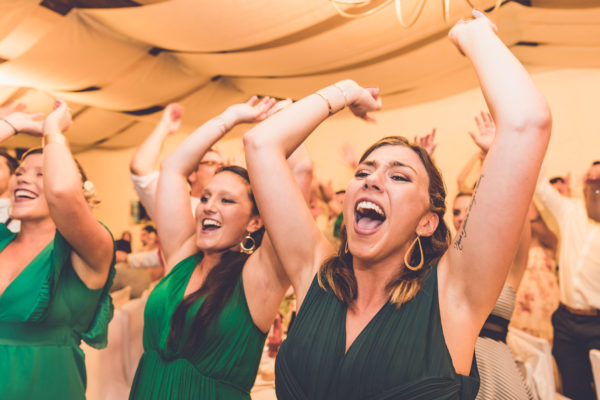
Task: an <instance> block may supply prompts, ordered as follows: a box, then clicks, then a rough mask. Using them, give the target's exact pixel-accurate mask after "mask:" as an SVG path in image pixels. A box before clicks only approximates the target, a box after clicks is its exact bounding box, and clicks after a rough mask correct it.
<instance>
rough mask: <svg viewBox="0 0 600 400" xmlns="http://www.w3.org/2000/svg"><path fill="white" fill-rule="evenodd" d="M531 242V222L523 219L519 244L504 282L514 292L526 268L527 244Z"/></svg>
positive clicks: (527, 257) (517, 288)
mask: <svg viewBox="0 0 600 400" xmlns="http://www.w3.org/2000/svg"><path fill="white" fill-rule="evenodd" d="M530 244H531V224H530V223H529V219H526V220H525V224H524V225H523V230H522V231H521V237H520V238H519V246H518V247H517V254H516V255H515V259H514V260H513V262H512V265H511V267H510V270H509V271H508V277H507V278H506V283H507V284H508V286H510V287H511V288H513V289H514V291H515V292H516V291H517V290H519V286H520V285H521V280H522V279H523V275H524V274H525V270H526V269H527V262H528V261H529V245H530Z"/></svg>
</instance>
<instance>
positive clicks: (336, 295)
mask: <svg viewBox="0 0 600 400" xmlns="http://www.w3.org/2000/svg"><path fill="white" fill-rule="evenodd" d="M474 16H475V19H473V20H468V21H462V20H461V21H459V23H458V24H456V26H455V27H454V28H453V29H452V30H451V31H450V33H449V38H450V41H451V42H452V43H453V44H454V45H455V46H456V47H457V48H458V49H459V50H460V52H461V53H462V54H464V55H465V56H466V57H467V58H468V59H469V60H470V61H471V63H472V64H473V67H474V69H475V72H476V74H477V76H478V78H479V81H480V84H481V88H482V91H483V95H484V97H485V100H486V101H487V103H488V107H489V109H490V111H491V113H492V115H493V118H494V120H495V121H496V123H497V135H496V138H495V140H494V144H493V146H492V147H491V149H490V151H489V154H488V157H487V158H486V160H485V164H484V166H483V170H482V173H481V178H480V180H479V184H478V188H477V190H476V194H475V195H474V197H473V202H472V205H471V207H470V210H469V216H468V217H467V219H466V220H465V222H464V223H463V225H462V228H461V231H460V232H459V234H458V235H457V238H456V239H455V240H454V243H453V245H452V246H449V244H450V237H449V233H448V230H447V228H446V226H445V224H444V221H443V214H444V211H445V190H444V188H443V182H442V180H441V176H440V174H439V172H438V171H437V169H436V168H435V166H434V165H433V163H432V161H431V159H430V158H429V156H428V155H427V154H426V152H425V151H424V150H423V149H422V148H421V147H420V146H416V145H411V144H410V143H409V142H408V141H407V140H405V139H404V138H400V137H391V138H385V139H382V140H380V141H378V142H377V143H375V144H374V145H373V146H371V147H370V148H369V149H368V150H367V151H366V152H365V154H364V155H363V157H362V159H361V160H360V164H359V166H358V167H357V170H356V173H355V177H354V178H353V179H352V180H351V181H350V183H349V185H348V188H347V191H346V198H345V202H344V208H343V212H344V219H345V227H344V229H343V235H342V246H341V248H340V252H339V254H337V255H336V254H335V252H334V251H333V249H332V248H331V246H330V245H329V244H328V242H327V240H326V239H325V238H324V237H323V236H322V235H321V234H320V233H319V231H318V229H317V227H316V225H315V224H314V222H313V221H312V218H310V214H309V211H308V209H307V207H306V206H305V205H304V204H303V203H302V201H301V198H300V197H299V196H298V195H297V192H298V190H297V189H296V188H295V187H294V186H295V184H294V182H293V180H291V179H290V178H289V175H290V174H289V171H288V170H287V169H286V165H285V157H286V155H287V154H289V153H291V152H292V151H293V150H294V149H295V148H296V147H297V146H298V145H299V144H300V143H302V142H303V141H304V140H305V139H306V138H307V137H308V135H309V134H310V133H311V132H312V131H313V130H314V129H315V128H316V127H317V126H318V125H319V124H320V123H321V122H322V121H323V120H325V119H326V118H327V116H328V115H331V114H332V113H335V112H336V111H339V110H341V109H342V108H344V107H345V106H348V107H349V108H350V110H351V111H352V112H353V113H354V114H355V115H357V116H358V117H360V118H363V119H366V120H372V118H371V117H370V116H369V114H368V113H369V112H371V111H375V110H378V109H379V108H380V107H381V102H380V100H379V92H378V90H377V89H364V88H362V87H360V86H359V85H357V84H356V83H355V82H353V81H351V80H346V81H341V82H338V83H337V84H335V85H332V86H329V87H326V88H324V89H321V90H319V91H318V92H317V93H315V94H312V95H309V96H307V97H305V98H304V99H302V100H299V101H298V102H296V103H295V104H293V105H292V106H290V107H288V108H287V109H285V110H283V111H282V112H280V113H278V114H276V115H274V116H273V117H271V118H269V119H268V120H267V121H264V122H262V123H261V124H259V125H257V126H256V127H254V128H253V129H252V130H250V131H248V132H247V133H246V134H245V135H244V144H245V148H246V161H247V163H248V171H249V174H250V178H251V181H252V188H253V192H254V195H255V197H256V200H257V203H258V206H259V210H260V212H261V217H262V218H263V221H264V223H265V226H266V229H267V230H268V231H269V233H270V234H271V239H272V241H273V246H274V247H275V249H276V251H277V254H279V255H280V260H281V262H282V264H283V266H284V268H285V270H286V271H287V273H288V276H289V278H290V281H291V283H292V286H293V287H294V289H295V292H296V295H297V301H298V307H299V312H298V315H297V318H296V320H295V321H294V325H293V326H292V328H291V330H290V332H289V334H288V337H287V339H286V341H284V342H283V344H282V346H281V348H280V351H279V353H278V356H277V361H276V369H275V372H276V390H277V396H278V398H279V399H280V400H288V399H311V400H320V399H346V400H354V399H370V400H375V399H408V398H410V399H413V400H414V399H473V398H474V397H475V395H476V393H477V376H476V371H475V370H474V368H472V367H474V365H473V363H472V361H473V352H474V348H475V341H476V339H477V337H478V334H479V331H480V329H481V327H482V325H483V322H484V321H485V319H486V318H487V316H488V315H489V313H490V311H491V310H492V308H493V306H494V304H495V302H496V299H497V298H498V295H499V294H500V291H501V289H502V285H503V283H504V281H505V279H506V275H507V273H508V269H509V267H510V265H511V261H512V259H513V257H514V254H515V251H516V248H517V244H518V242H519V237H520V234H521V231H522V226H523V221H524V220H525V218H526V215H527V210H528V207H529V204H530V202H531V198H532V195H533V189H534V185H535V182H536V178H537V175H538V173H539V169H540V165H541V163H542V159H543V157H544V154H545V150H546V146H547V144H548V140H549V138H550V128H551V116H550V111H549V108H548V106H547V104H546V101H545V99H544V98H543V96H542V95H541V93H540V92H539V91H538V89H537V88H536V87H535V85H534V84H533V81H532V80H531V78H530V77H529V75H528V74H527V72H526V71H525V69H524V68H523V67H522V66H521V64H520V63H519V62H518V60H517V59H516V58H515V57H514V56H513V55H512V54H511V53H510V51H509V50H508V49H507V48H506V47H505V46H504V44H503V43H502V42H501V41H500V39H499V38H498V37H497V36H496V33H495V27H494V26H493V24H492V23H491V22H490V21H489V20H488V19H487V18H486V17H485V16H484V15H483V14H482V13H480V12H478V11H474ZM267 174H268V175H269V179H268V180H266V179H260V177H261V176H265V175H267ZM282 199H285V201H282ZM289 227H294V229H289ZM421 245H422V250H420V247H421ZM467 375H470V376H467Z"/></svg>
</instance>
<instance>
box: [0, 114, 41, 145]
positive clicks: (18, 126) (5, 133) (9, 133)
mask: <svg viewBox="0 0 600 400" xmlns="http://www.w3.org/2000/svg"><path fill="white" fill-rule="evenodd" d="M21 109H22V108H21ZM3 111H4V115H5V116H4V117H3V118H2V119H0V143H2V142H4V141H5V140H7V139H10V138H11V137H13V136H15V135H17V134H19V133H25V134H27V135H32V136H42V130H43V124H44V121H43V120H41V119H40V118H42V117H43V116H44V114H42V113H26V112H22V111H13V112H8V111H7V110H3ZM7 112H8V113H7Z"/></svg>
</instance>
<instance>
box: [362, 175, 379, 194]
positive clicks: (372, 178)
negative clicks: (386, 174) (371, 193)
mask: <svg viewBox="0 0 600 400" xmlns="http://www.w3.org/2000/svg"><path fill="white" fill-rule="evenodd" d="M381 187H382V185H381V172H380V171H374V172H373V173H372V174H369V175H368V176H367V177H366V178H365V185H364V188H365V189H369V188H371V189H374V190H376V191H381Z"/></svg>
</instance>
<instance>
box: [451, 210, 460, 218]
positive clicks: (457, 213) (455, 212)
mask: <svg viewBox="0 0 600 400" xmlns="http://www.w3.org/2000/svg"><path fill="white" fill-rule="evenodd" d="M459 214H460V210H452V215H454V216H455V217H458V215H459Z"/></svg>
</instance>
